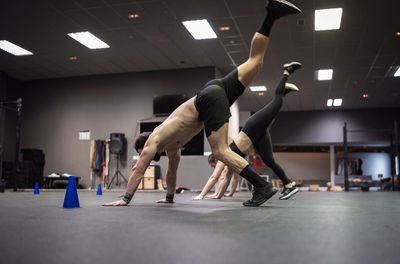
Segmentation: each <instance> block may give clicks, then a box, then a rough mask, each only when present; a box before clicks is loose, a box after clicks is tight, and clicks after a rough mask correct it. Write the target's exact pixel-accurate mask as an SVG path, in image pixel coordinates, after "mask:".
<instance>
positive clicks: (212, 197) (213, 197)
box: [207, 194, 221, 199]
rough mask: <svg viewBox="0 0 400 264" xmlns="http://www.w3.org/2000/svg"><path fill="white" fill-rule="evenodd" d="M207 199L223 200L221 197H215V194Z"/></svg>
mask: <svg viewBox="0 0 400 264" xmlns="http://www.w3.org/2000/svg"><path fill="white" fill-rule="evenodd" d="M207 198H209V199H221V197H219V196H218V195H215V194H213V195H209V196H207Z"/></svg>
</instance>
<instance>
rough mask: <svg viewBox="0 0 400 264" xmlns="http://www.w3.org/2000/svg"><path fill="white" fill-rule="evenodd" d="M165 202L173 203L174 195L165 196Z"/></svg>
mask: <svg viewBox="0 0 400 264" xmlns="http://www.w3.org/2000/svg"><path fill="white" fill-rule="evenodd" d="M165 200H166V201H167V202H169V203H172V202H173V201H174V194H168V193H167V195H166V196H165Z"/></svg>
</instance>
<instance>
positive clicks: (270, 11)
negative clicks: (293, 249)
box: [206, 0, 301, 206]
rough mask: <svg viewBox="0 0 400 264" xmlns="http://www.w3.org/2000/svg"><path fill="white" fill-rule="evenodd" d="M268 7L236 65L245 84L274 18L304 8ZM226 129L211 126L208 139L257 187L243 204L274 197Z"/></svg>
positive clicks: (221, 156)
mask: <svg viewBox="0 0 400 264" xmlns="http://www.w3.org/2000/svg"><path fill="white" fill-rule="evenodd" d="M266 8H267V16H266V18H265V20H264V22H263V24H262V25H261V26H260V29H259V30H258V32H257V33H255V35H254V37H253V40H252V43H251V47H250V55H249V59H248V60H247V61H246V62H245V63H243V64H241V65H240V66H239V67H238V69H237V80H239V82H240V83H241V84H242V85H243V86H244V87H247V86H248V85H249V84H250V83H251V81H252V80H253V79H254V77H255V76H256V75H257V73H258V72H259V71H260V69H261V67H262V63H263V59H264V54H265V51H266V49H267V46H268V42H269V34H270V31H271V28H272V25H273V23H274V22H275V20H277V19H279V18H280V17H282V16H286V15H290V14H296V13H300V12H301V11H300V10H299V9H298V8H297V7H295V6H294V5H292V4H290V3H289V2H286V1H284V0H279V1H275V0H272V1H267V5H266ZM242 88H243V87H242ZM210 89H211V88H210ZM225 89H226V90H229V89H232V87H225ZM227 94H228V97H229V104H231V103H233V101H234V100H236V98H237V97H236V98H234V97H233V96H232V97H230V96H229V94H230V92H229V91H228V92H227ZM232 94H234V95H237V96H239V95H240V94H238V93H232ZM233 99H234V100H233ZM214 114H215V113H214ZM227 133H228V123H225V124H224V125H223V126H220V127H219V128H218V129H217V130H216V131H215V130H213V129H212V130H209V132H208V135H207V139H208V142H209V143H210V146H211V150H212V153H213V155H214V156H215V157H216V158H217V159H218V160H220V161H222V162H223V163H225V164H226V165H227V166H228V167H230V168H231V169H232V170H233V171H234V172H236V173H238V174H239V175H240V176H242V177H244V178H245V179H247V180H248V181H250V182H251V183H252V184H253V185H254V187H255V188H254V189H255V191H254V193H253V198H252V199H251V200H249V201H246V202H245V203H243V205H245V206H259V205H261V204H262V203H264V202H265V201H266V200H268V199H269V198H270V197H272V196H273V195H274V194H275V193H276V189H274V188H273V186H272V184H270V183H267V182H266V181H264V180H263V179H262V178H261V177H260V176H259V175H258V174H257V173H256V172H255V171H254V170H252V169H251V168H250V167H249V165H248V163H247V161H246V160H245V159H243V158H242V157H240V156H239V155H238V154H236V153H235V152H233V151H232V150H230V149H229V148H228V144H227ZM206 134H207V126H206Z"/></svg>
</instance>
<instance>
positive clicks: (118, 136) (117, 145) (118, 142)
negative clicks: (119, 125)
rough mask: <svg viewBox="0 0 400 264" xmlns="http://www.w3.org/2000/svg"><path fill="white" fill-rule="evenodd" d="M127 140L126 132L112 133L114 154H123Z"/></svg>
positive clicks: (111, 142)
mask: <svg viewBox="0 0 400 264" xmlns="http://www.w3.org/2000/svg"><path fill="white" fill-rule="evenodd" d="M125 141H126V140H125V134H124V133H111V134H110V152H111V153H112V154H122V153H123V151H124V149H125Z"/></svg>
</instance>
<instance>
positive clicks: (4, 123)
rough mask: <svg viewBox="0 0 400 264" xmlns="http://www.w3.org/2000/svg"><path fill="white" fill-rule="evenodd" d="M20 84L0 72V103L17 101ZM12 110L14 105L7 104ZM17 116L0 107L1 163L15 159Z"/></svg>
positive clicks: (13, 112)
mask: <svg viewBox="0 0 400 264" xmlns="http://www.w3.org/2000/svg"><path fill="white" fill-rule="evenodd" d="M20 88H21V84H20V82H18V81H17V80H14V79H12V78H10V77H8V76H7V75H6V74H5V73H2V72H0V101H1V102H5V101H15V100H17V99H18V97H19V96H18V95H19V92H20ZM7 106H10V107H12V108H15V105H13V104H8V105H7ZM16 120H17V114H16V112H15V111H11V110H9V109H4V108H1V107H0V145H1V146H2V147H3V161H14V159H15V137H16V136H15V130H16V129H15V127H16Z"/></svg>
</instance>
